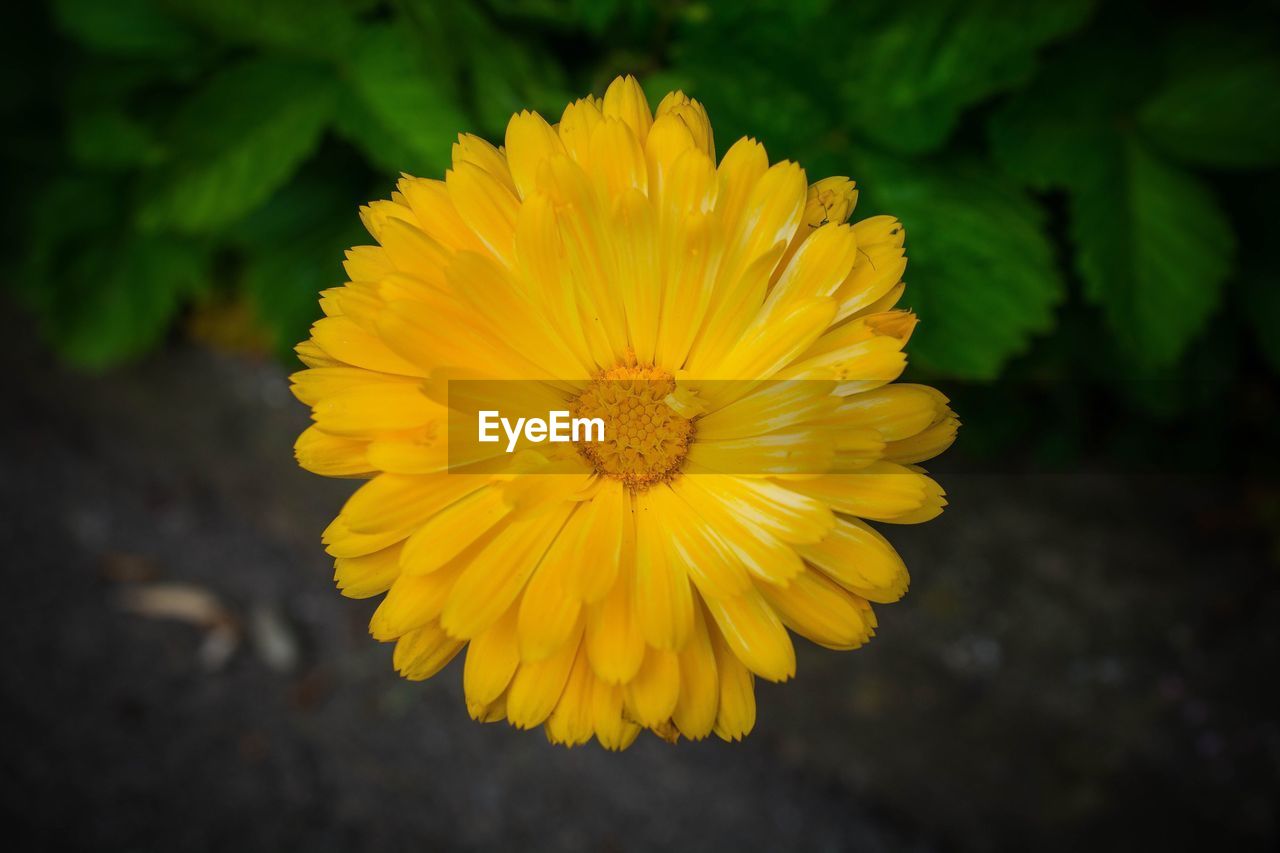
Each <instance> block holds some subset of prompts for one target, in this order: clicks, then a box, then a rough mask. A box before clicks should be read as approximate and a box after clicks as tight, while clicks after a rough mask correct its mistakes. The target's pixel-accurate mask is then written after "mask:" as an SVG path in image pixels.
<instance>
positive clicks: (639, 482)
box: [569, 362, 693, 491]
mask: <svg viewBox="0 0 1280 853" xmlns="http://www.w3.org/2000/svg"><path fill="white" fill-rule="evenodd" d="M675 387H676V383H675V379H674V378H672V376H671V374H670V373H668V372H667V371H665V370H662V369H661V368H657V367H643V366H640V365H636V364H635V363H634V362H632V363H623V364H620V365H618V366H617V367H614V368H611V369H609V370H606V371H605V372H604V373H602V374H600V375H599V376H598V377H596V378H595V379H593V380H592V381H591V384H589V385H588V386H587V387H586V390H584V391H583V392H582V393H581V394H580V395H578V396H577V397H576V398H574V400H573V401H572V402H570V403H569V411H570V412H571V413H572V414H573V416H574V417H582V418H600V419H602V420H603V421H604V441H594V442H587V441H580V442H578V443H577V444H578V452H579V453H581V454H582V455H583V457H585V458H586V460H587V461H588V462H590V463H591V465H592V467H594V468H595V469H596V473H598V474H600V475H601V476H603V477H611V478H613V479H615V480H621V481H622V482H623V483H625V484H627V486H628V487H630V488H631V489H632V490H633V491H643V490H644V489H647V488H649V486H651V485H653V484H654V483H660V482H662V481H664V480H668V479H670V478H671V477H672V476H674V475H675V474H676V472H677V471H679V470H680V466H681V464H683V462H684V458H685V456H686V455H687V454H688V452H689V442H690V440H691V439H692V438H693V422H692V421H690V420H689V419H688V418H684V417H681V416H680V415H677V414H676V413H675V412H674V411H673V410H672V409H671V407H670V406H668V405H667V404H666V402H664V401H665V399H666V396H667V395H668V394H670V393H671V392H672V391H674V390H675Z"/></svg>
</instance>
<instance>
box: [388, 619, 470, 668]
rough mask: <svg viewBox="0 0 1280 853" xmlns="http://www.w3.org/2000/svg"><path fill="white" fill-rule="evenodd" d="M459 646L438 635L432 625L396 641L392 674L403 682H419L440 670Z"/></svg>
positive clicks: (438, 627)
mask: <svg viewBox="0 0 1280 853" xmlns="http://www.w3.org/2000/svg"><path fill="white" fill-rule="evenodd" d="M463 645H465V644H464V643H463V642H462V641H461V640H455V639H454V638H452V637H450V636H449V635H448V634H446V633H445V632H444V631H442V630H441V629H440V625H439V623H437V622H432V623H431V624H429V625H423V626H422V627H421V628H418V629H416V630H414V631H411V632H409V633H408V634H405V635H404V636H403V637H401V638H400V639H399V640H397V641H396V650H395V654H394V655H393V657H392V662H393V664H394V665H395V668H396V672H398V673H400V674H401V675H402V676H404V677H405V678H407V679H409V680H410V681H422V680H424V679H427V678H430V677H431V676H433V675H435V674H436V673H437V672H439V671H440V670H442V669H444V668H445V666H447V665H448V663H449V661H451V660H453V658H454V656H455V655H456V654H458V652H460V651H461V650H462V647H463Z"/></svg>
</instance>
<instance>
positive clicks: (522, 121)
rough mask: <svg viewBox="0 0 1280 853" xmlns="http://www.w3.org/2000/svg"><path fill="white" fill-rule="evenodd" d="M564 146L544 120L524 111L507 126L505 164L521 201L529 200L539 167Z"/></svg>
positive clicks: (512, 118) (535, 114)
mask: <svg viewBox="0 0 1280 853" xmlns="http://www.w3.org/2000/svg"><path fill="white" fill-rule="evenodd" d="M563 153H564V145H563V144H561V142H560V137H559V135H557V133H556V131H555V130H554V129H552V127H551V125H549V124H547V121H546V119H544V118H543V117H542V116H540V115H538V114H537V113H533V112H529V111H528V110H524V111H521V112H518V113H516V114H515V115H513V116H512V117H511V121H509V122H508V123H507V165H508V166H509V167H510V168H511V177H512V179H513V180H514V181H515V184H516V192H517V193H518V194H519V196H520V198H528V197H529V196H530V194H532V193H533V191H534V187H535V185H536V183H537V177H538V167H539V166H541V165H542V161H543V160H545V159H546V158H547V157H550V156H551V155H552V154H563Z"/></svg>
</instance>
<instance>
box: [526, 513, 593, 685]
mask: <svg viewBox="0 0 1280 853" xmlns="http://www.w3.org/2000/svg"><path fill="white" fill-rule="evenodd" d="M581 513H582V508H581V507H580V508H579V509H578V510H577V511H576V514H575V516H574V517H575V518H576V517H578V516H579V515H581ZM565 528H566V529H565V530H564V531H561V534H560V538H564V537H565V535H566V534H567V533H568V525H567V524H566V526H565ZM557 541H558V540H557ZM588 562H589V561H587V560H586V559H585V557H584V555H583V554H581V553H580V552H574V551H573V550H569V551H564V550H562V549H560V548H557V547H556V546H555V545H553V546H552V547H551V549H549V550H548V551H547V556H546V557H545V558H544V559H543V560H542V563H541V564H539V566H538V570H537V571H536V572H534V574H533V577H532V578H530V579H529V585H528V586H526V587H525V590H524V597H523V598H521V600H520V617H519V623H518V632H519V639H520V657H521V659H523V660H526V661H535V660H543V659H544V658H547V657H550V656H551V655H552V654H553V653H554V652H555V651H556V650H557V649H559V648H560V647H561V646H563V645H564V644H565V643H567V642H568V641H569V639H570V638H571V637H572V636H573V632H574V630H575V629H576V628H577V627H578V623H579V616H580V614H581V613H582V599H581V598H579V597H578V596H576V595H573V594H571V593H570V592H569V590H568V588H567V584H566V582H565V581H566V577H567V576H568V574H569V573H570V572H572V571H573V570H574V568H575V567H576V566H577V564H579V563H588Z"/></svg>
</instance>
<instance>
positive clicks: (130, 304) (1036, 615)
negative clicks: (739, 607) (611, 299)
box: [0, 0, 1280, 851]
mask: <svg viewBox="0 0 1280 853" xmlns="http://www.w3.org/2000/svg"><path fill="white" fill-rule="evenodd" d="M5 14H6V15H7V16H9V18H10V19H9V20H8V21H6V22H5V25H4V26H2V27H0V34H2V35H0V38H2V39H3V42H2V43H3V46H4V50H3V51H0V56H2V58H3V62H4V64H5V68H4V72H3V86H2V88H0V112H2V113H3V116H4V127H5V134H4V135H3V138H2V140H0V145H2V146H3V150H4V152H5V153H4V161H3V166H2V169H3V171H2V172H0V174H2V175H3V179H4V180H5V185H6V191H5V196H4V198H5V201H4V204H3V223H4V226H5V229H6V233H8V234H10V235H11V240H10V251H9V252H8V253H6V258H5V260H4V263H3V280H2V281H0V287H2V288H3V290H2V291H0V305H2V306H3V307H4V309H5V311H4V319H3V320H2V321H0V355H3V356H4V357H5V363H6V364H7V365H8V369H6V370H5V371H3V372H2V373H0V400H3V401H4V403H3V408H2V411H3V413H4V417H0V545H2V546H3V547H4V553H5V555H6V559H5V561H4V573H5V575H4V577H5V586H4V588H5V590H6V591H7V592H8V594H9V605H8V606H7V607H6V608H5V610H4V612H3V617H2V623H3V628H2V629H0V631H2V633H0V637H3V639H4V640H5V654H3V655H0V715H2V716H0V718H3V719H4V720H5V721H6V722H7V723H8V725H7V727H6V728H7V737H5V738H4V740H3V746H0V768H2V773H0V786H2V788H3V790H0V809H2V810H3V818H4V821H5V826H6V834H7V835H9V836H10V837H12V838H15V839H22V838H27V837H30V838H33V839H35V840H36V842H37V844H36V845H35V846H36V847H38V848H43V847H49V848H52V847H54V846H55V844H61V843H66V842H70V844H71V846H73V847H83V848H89V849H127V850H139V849H175V848H177V849H193V850H205V849H209V850H221V849H229V848H235V849H251V850H259V849H261V850H280V849H295V848H298V849H300V848H303V847H304V846H305V847H309V848H317V849H326V850H327V849H377V850H385V849H401V848H404V849H512V848H514V849H547V850H576V849H585V850H605V851H613V850H617V851H631V850H645V849H656V848H671V849H680V850H684V849H688V850H703V849H707V850H710V849H722V848H730V847H738V848H742V849H768V850H778V849H805V850H841V849H856V850H870V851H880V850H883V851H899V850H921V851H934V850H937V851H981V850H1004V849H1028V848H1033V849H1044V850H1059V849H1061V850H1067V849H1079V848H1081V847H1087V848H1090V849H1135V848H1136V849H1147V848H1163V849H1169V850H1181V849H1192V848H1201V849H1203V848H1204V847H1205V846H1206V845H1211V849H1233V850H1235V849H1239V850H1272V849H1276V847H1277V845H1278V844H1280V807H1278V806H1277V803H1278V802H1280V716H1278V713H1277V712H1278V711H1280V702H1278V701H1277V692H1278V691H1277V688H1276V676H1275V673H1276V672H1277V671H1280V628H1278V627H1277V624H1278V621H1280V560H1278V557H1280V486H1278V485H1277V479H1276V474H1277V470H1276V469H1277V466H1276V464H1275V463H1276V457H1277V454H1276V453H1275V450H1274V433H1275V427H1274V424H1275V423H1276V421H1277V414H1280V411H1278V410H1280V395H1278V394H1277V383H1276V381H1275V376H1276V374H1275V370H1276V367H1277V365H1278V364H1280V333H1277V332H1276V329H1277V328H1278V327H1280V326H1278V325H1277V324H1278V323H1280V283H1278V282H1277V280H1276V270H1277V268H1278V267H1280V254H1277V248H1276V246H1277V242H1276V239H1275V225H1274V223H1275V214H1274V209H1275V199H1276V198H1278V197H1280V180H1277V168H1276V167H1277V163H1280V98H1277V97H1276V92H1277V91H1280V52H1278V51H1277V17H1276V7H1275V4H1272V3H1266V4H1256V5H1253V6H1247V7H1242V6H1234V5H1233V6H1229V7H1228V6H1226V5H1221V6H1220V7H1214V8H1210V9H1205V8H1203V4H1185V5H1181V4H1163V3H1159V4H1158V3H1149V4H1143V3H1136V2H1113V3H1105V4H1103V3H1089V2H1085V0H1064V2H1056V3H1014V2H982V0H971V2H959V0H957V2H942V0H939V2H924V0H917V2H897V3H887V2H886V3H881V2H868V3H858V4H843V3H832V2H821V1H820V0H808V2H792V3H786V4H782V3H778V4H737V3H728V2H697V3H660V4H651V3H637V2H627V0H611V2H587V0H488V2H484V3H479V4H452V3H442V2H440V3H437V2H426V0H422V2H410V1H409V0H406V2H395V3H386V2H374V0H358V2H339V0H330V2H303V0H273V2H253V0H225V2H215V0H117V2H97V0H59V2H53V3H48V4H23V5H22V6H21V8H15V9H10V10H8V11H6V12H5ZM627 72H630V73H636V74H637V75H639V76H640V78H641V80H642V82H643V83H644V85H645V87H646V89H647V90H648V91H649V92H650V94H651V96H653V98H654V102H655V103H656V100H657V96H660V94H661V93H662V92H664V91H666V90H667V89H668V88H674V87H683V88H685V90H686V91H688V92H689V93H690V94H692V95H694V96H695V97H698V98H701V99H703V100H704V101H705V102H706V103H707V105H708V108H709V110H710V112H711V116H712V121H713V123H714V125H715V129H716V139H717V146H718V147H719V148H720V149H721V150H722V151H723V150H724V149H725V148H727V146H728V145H729V144H731V143H732V142H733V141H734V140H735V139H736V138H738V137H739V136H741V135H743V134H747V133H749V134H751V135H754V136H756V137H758V138H760V139H761V140H762V141H763V142H764V143H765V145H766V146H767V147H768V149H769V151H770V154H771V156H773V157H774V158H782V157H793V158H796V159H798V160H799V161H800V162H801V163H802V164H803V165H804V166H805V167H806V168H807V169H808V170H809V174H810V175H811V176H812V177H814V178H816V177H820V176H822V175H826V174H849V175H852V176H853V177H855V178H856V179H857V181H858V183H859V185H860V187H861V189H862V197H861V200H860V203H859V207H858V210H857V212H856V213H855V216H856V217H861V216H866V215H870V214H872V213H878V212H891V213H894V214H895V215H897V216H900V217H901V218H902V219H903V222H904V224H905V226H906V228H907V232H908V242H907V248H908V255H909V257H910V258H911V262H910V266H909V267H908V273H907V280H908V283H909V287H908V291H907V298H906V299H905V300H904V304H906V305H908V306H909V307H912V308H914V309H915V310H917V311H918V312H919V313H920V316H921V319H922V323H921V326H920V329H919V331H918V332H917V333H916V337H915V339H913V341H912V345H911V348H910V352H911V355H912V360H913V361H912V368H911V370H912V375H913V378H916V379H920V380H925V381H929V382H931V383H934V384H936V385H938V386H939V387H941V388H942V389H943V390H944V391H945V392H947V393H948V394H949V395H951V396H952V397H953V405H954V407H955V408H956V409H957V410H958V411H959V412H960V414H961V417H962V418H963V419H964V421H965V425H964V427H963V428H962V430H961V435H960V440H959V442H958V443H957V445H956V447H955V448H954V449H953V450H952V451H951V452H949V454H948V455H947V456H945V457H943V459H941V460H938V462H937V463H936V464H935V465H934V466H931V470H932V471H934V472H935V473H936V475H937V476H938V478H939V479H940V480H941V481H942V483H943V484H944V485H945V486H946V488H947V489H948V492H949V496H950V500H951V506H950V507H949V509H948V510H947V512H946V513H945V514H944V515H943V516H942V517H941V518H940V519H938V520H936V521H934V522H931V523H930V524H927V525H923V526H920V527H910V528H902V529H894V530H892V531H890V533H891V535H892V538H893V541H894V543H895V544H896V545H898V546H899V548H900V550H901V551H902V553H903V556H904V557H905V558H906V560H907V563H908V566H909V567H910V568H911V570H912V573H913V581H914V582H913V584H912V589H911V592H910V593H909V594H908V596H907V598H906V599H905V600H904V601H903V602H901V603H899V604H896V605H893V606H890V607H884V608H880V610H879V615H880V624H881V629H880V632H879V636H878V637H877V639H876V640H875V641H874V642H872V643H871V644H870V645H868V646H867V647H866V648H864V649H862V650H860V651H858V652H854V653H849V654H836V653H831V652H826V651H822V650H818V649H815V648H812V647H808V646H805V647H803V648H801V649H800V650H799V651H800V660H799V674H798V677H797V679H796V680H795V681H794V682H793V683H791V684H788V685H783V686H773V685H764V684H761V685H759V689H758V699H759V708H760V713H759V722H758V724H757V727H756V730H755V732H754V733H753V734H752V735H751V736H750V737H749V738H748V739H747V740H746V741H745V742H744V743H742V744H737V745H732V746H731V745H726V744H722V743H720V742H719V741H715V740H713V741H710V742H704V743H700V744H681V745H679V746H676V747H670V746H667V745H666V744H663V743H661V742H658V741H656V740H655V739H653V738H649V737H643V738H641V739H640V740H639V741H638V742H637V744H636V745H635V746H633V747H632V748H631V749H630V750H629V751H627V752H626V753H623V754H621V755H614V754H609V753H605V752H603V751H602V750H599V749H598V748H596V747H594V746H591V747H585V748H579V749H575V750H564V749H561V748H553V747H551V746H550V745H548V744H547V743H545V740H544V738H543V736H542V735H541V733H539V732H532V733H521V732H515V731H513V730H511V729H509V728H508V727H506V726H505V725H494V726H479V725H477V724H474V723H472V722H471V721H470V720H468V719H467V717H466V713H465V708H464V705H463V702H462V699H461V686H460V683H459V682H460V665H458V664H455V665H453V666H452V667H451V668H450V669H448V670H446V671H445V672H444V673H443V674H441V675H440V676H438V677H436V678H434V679H432V680H431V681H429V682H426V683H409V682H405V681H402V680H400V679H399V678H398V677H396V675H395V674H394V672H393V671H392V668H391V665H390V656H391V655H390V648H389V647H385V646H380V645H379V644H377V643H375V642H373V641H372V640H370V639H369V638H368V636H367V633H366V629H365V624H366V622H367V620H368V616H369V615H370V613H371V612H372V609H373V603H372V602H353V601H349V600H347V599H344V598H342V597H341V596H339V595H338V594H337V593H336V592H335V591H334V590H333V588H332V583H331V580H330V568H331V567H330V566H329V562H328V560H327V559H326V558H325V556H324V554H323V553H322V551H321V549H320V546H319V542H318V537H319V531H320V530H321V529H322V528H323V527H324V525H325V524H326V523H327V521H328V520H329V519H330V518H331V517H332V515H333V514H334V512H335V511H336V510H337V508H338V507H339V506H340V504H341V501H342V499H343V497H344V496H345V495H346V494H347V493H349V491H350V490H351V484H350V483H345V482H342V481H325V480H321V479H320V478H317V477H314V476H312V475H309V474H306V473H304V472H302V471H299V470H297V469H296V467H295V465H294V462H293V459H292V455H291V450H290V447H291V444H292V441H293V439H294V438H295V437H296V435H297V433H298V432H299V431H300V430H301V429H302V428H303V427H304V426H305V424H306V413H305V411H304V410H303V407H301V406H300V405H298V404H297V403H295V402H294V401H293V400H292V398H291V397H290V396H289V395H288V392H287V383H286V378H285V377H286V376H287V374H288V372H289V371H290V370H292V369H293V367H292V366H291V362H290V361H289V360H288V350H289V348H290V347H291V346H292V344H293V343H294V342H296V341H297V340H299V339H300V338H301V337H303V336H304V335H305V332H306V327H307V325H308V324H309V323H310V322H311V321H312V320H313V319H314V317H315V315H316V313H317V308H316V293H317V291H318V290H320V289H322V288H324V287H327V286H331V285H333V284H337V283H340V281H341V278H340V277H341V271H340V268H339V267H338V264H337V262H338V260H339V259H340V257H341V250H342V249H343V248H345V247H346V246H348V245H352V244H353V243H359V242H363V241H365V240H367V237H362V236H361V232H360V229H359V225H358V220H357V218H356V215H355V210H356V206H357V205H358V204H360V203H362V202H364V201H367V200H368V199H371V198H377V197H385V196H386V195H387V194H388V193H389V192H390V190H391V187H392V183H393V180H394V176H395V175H396V173H397V172H398V171H400V170H402V169H403V170H406V171H411V172H414V173H417V174H421V175H424V176H439V175H440V174H441V173H442V172H443V170H444V169H445V168H447V165H448V152H449V145H450V142H451V141H452V139H453V137H454V134H455V133H456V132H457V131H459V130H463V129H467V130H473V131H475V132H477V133H480V134H482V135H484V136H486V137H488V138H491V139H494V140H500V139H501V135H502V131H503V128H504V127H505V123H506V120H507V117H508V116H509V115H510V113H511V112H512V111H513V110H516V109H519V108H522V107H534V108H538V109H541V110H543V111H544V112H545V114H547V115H548V116H549V117H555V116H557V115H558V113H559V109H560V108H561V107H562V106H563V103H564V102H565V101H566V100H568V99H569V98H570V97H576V96H579V95H581V94H583V93H585V92H587V91H594V92H596V93H597V94H599V93H600V92H602V91H603V87H604V86H605V85H606V84H607V82H608V81H609V80H610V79H611V78H612V77H613V76H614V75H615V74H618V73H627Z"/></svg>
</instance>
